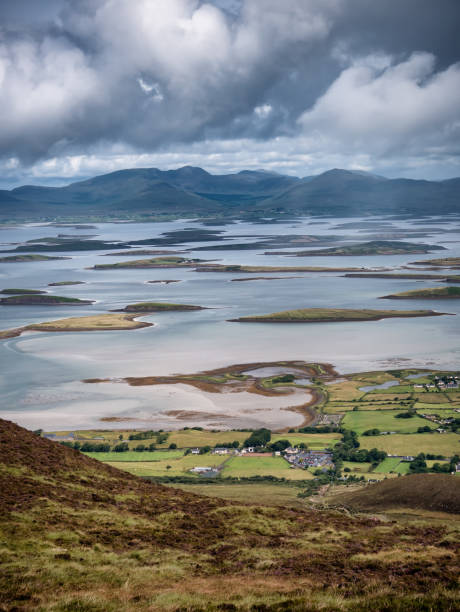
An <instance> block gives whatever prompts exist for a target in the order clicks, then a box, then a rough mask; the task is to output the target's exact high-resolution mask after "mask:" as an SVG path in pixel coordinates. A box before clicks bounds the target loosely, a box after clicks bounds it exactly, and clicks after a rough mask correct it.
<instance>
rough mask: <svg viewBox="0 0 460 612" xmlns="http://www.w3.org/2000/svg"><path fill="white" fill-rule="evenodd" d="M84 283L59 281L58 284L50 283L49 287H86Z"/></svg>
mask: <svg viewBox="0 0 460 612" xmlns="http://www.w3.org/2000/svg"><path fill="white" fill-rule="evenodd" d="M84 284H85V283H84V282H83V281H59V282H57V283H48V287H64V286H65V285H84Z"/></svg>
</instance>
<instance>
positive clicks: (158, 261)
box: [90, 257, 202, 270]
mask: <svg viewBox="0 0 460 612" xmlns="http://www.w3.org/2000/svg"><path fill="white" fill-rule="evenodd" d="M200 261H202V260H201V259H186V258H185V257H153V258H151V259H135V260H131V261H119V262H117V263H113V264H96V265H95V266H93V267H92V268H90V269H91V270H117V269H118V268H190V267H194V266H196V265H197V264H198V263H200Z"/></svg>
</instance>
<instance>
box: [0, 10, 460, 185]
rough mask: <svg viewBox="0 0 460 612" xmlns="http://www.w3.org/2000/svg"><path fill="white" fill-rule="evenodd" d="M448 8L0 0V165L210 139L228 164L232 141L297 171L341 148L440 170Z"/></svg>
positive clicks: (454, 38)
mask: <svg viewBox="0 0 460 612" xmlns="http://www.w3.org/2000/svg"><path fill="white" fill-rule="evenodd" d="M459 23H460V2H458V0H441V1H440V2H433V0H386V1H385V2H369V0H284V2H283V3H281V2H279V0H264V1H263V2H261V1H260V0H214V1H213V2H211V1H204V0H203V1H201V0H136V1H135V2H132V1H131V0H41V1H40V2H36V0H35V1H32V0H16V2H15V3H11V2H0V116H2V117H6V118H7V120H6V121H3V122H2V126H1V128H0V158H2V159H3V160H4V162H3V169H4V172H6V173H10V174H11V175H14V173H15V172H18V171H19V170H18V168H21V167H25V166H28V165H33V166H34V167H35V168H38V167H41V168H44V167H46V163H48V164H50V165H51V166H50V167H52V166H53V164H54V165H55V168H56V174H58V173H59V168H61V169H62V168H64V167H68V164H67V162H66V160H67V159H70V158H72V159H74V160H81V158H82V156H83V157H85V156H86V157H88V156H93V158H98V159H99V160H100V166H101V168H102V167H105V166H104V163H105V162H104V161H103V159H106V158H108V157H110V158H112V159H117V155H118V156H121V157H119V159H122V160H123V161H124V162H125V161H126V159H127V158H126V156H127V155H128V156H129V155H131V156H136V155H137V156H141V155H144V154H150V155H154V154H158V155H159V156H160V157H161V155H166V156H168V155H174V152H176V153H180V151H183V152H184V155H186V154H189V155H190V156H192V157H193V156H195V155H199V154H201V155H202V156H203V158H205V157H206V156H208V155H209V153H210V152H212V148H213V147H214V150H215V151H216V152H217V151H219V153H216V154H217V155H222V156H224V155H225V154H227V162H226V163H227V167H229V166H232V167H233V166H234V167H235V169H238V168H239V163H240V161H241V160H238V159H237V156H236V151H235V147H234V145H236V146H238V143H242V142H243V141H244V142H245V143H246V145H245V146H246V147H248V144H247V143H252V144H251V146H249V148H251V147H253V149H254V151H255V150H257V151H258V152H259V159H260V162H261V164H262V163H263V162H264V161H265V162H266V158H267V155H265V154H264V153H263V151H264V150H265V152H267V153H268V152H270V154H272V153H273V154H275V155H276V151H278V154H279V158H278V168H279V169H282V168H283V164H285V163H286V156H287V155H289V154H291V153H290V152H292V151H293V150H295V149H296V147H297V149H298V150H299V148H300V149H301V150H302V153H303V155H304V162H303V163H304V164H305V166H306V171H305V172H304V173H305V174H307V173H309V169H310V168H311V167H312V164H313V163H314V162H313V161H312V160H313V159H316V160H322V161H321V162H318V161H317V166H315V167H318V168H319V167H322V166H323V164H325V165H327V160H328V159H329V160H330V162H331V165H332V162H333V161H335V160H336V159H337V156H339V158H340V156H342V158H340V160H341V159H346V158H345V155H346V151H347V148H348V151H349V153H350V155H351V154H352V155H353V156H355V157H354V158H353V162H352V163H354V164H355V165H359V164H361V165H362V166H363V167H366V168H367V167H369V168H372V169H374V168H376V167H377V166H379V167H381V166H382V165H383V167H385V165H386V166H387V167H390V168H391V167H393V165H394V164H397V165H399V167H400V168H403V165H402V162H401V158H402V156H403V154H404V152H405V153H406V155H407V159H411V160H412V161H411V162H410V163H409V164H408V165H407V164H406V166H405V167H413V168H414V167H416V168H419V167H421V164H422V162H423V160H424V159H425V160H426V164H427V167H428V166H430V164H435V165H437V166H436V167H438V165H439V166H440V165H441V163H442V159H443V155H444V161H446V160H447V161H448V163H446V164H445V167H446V168H447V167H448V168H449V170H448V172H452V171H453V170H452V169H453V168H455V166H456V163H458V162H457V160H458V157H457V155H458V151H457V146H456V143H457V142H458V136H459V134H458V124H459V122H460V111H459V110H457V108H456V106H458V104H457V105H455V103H454V102H455V99H457V100H458V98H459V95H460V83H459V79H458V74H459V68H458V65H457V63H458V61H459V60H460V37H458V35H457V31H456V30H457V29H458V24H459ZM357 115H361V118H362V119H363V120H362V121H361V123H360V122H359V121H357ZM367 124H369V125H367ZM366 130H367V131H366ZM366 134H368V136H369V137H368V138H366ZM404 150H405V151H404ZM225 152H227V153H225ZM231 156H233V158H232V157H231ZM178 157H180V155H178ZM168 159H169V158H168ZM231 159H233V162H232V161H231ZM434 159H435V160H436V161H435V162H434V161H433V160H434ZM47 160H48V162H47ZM360 160H361V161H360ZM430 160H431V161H430ZM258 161H259V160H258ZM75 163H76V165H77V166H78V164H79V163H80V162H78V161H76V162H75ZM120 163H122V162H120ZM300 163H301V162H300V161H299V160H298V161H297V166H296V167H295V168H297V167H298V166H299V164H300ZM261 164H259V165H261ZM178 165H180V161H179V163H178ZM89 166H90V167H92V166H91V164H89ZM295 168H293V167H291V166H289V168H288V169H289V171H292V172H293V171H296V169H295ZM436 172H437V171H436ZM300 173H302V172H300ZM459 173H460V170H459Z"/></svg>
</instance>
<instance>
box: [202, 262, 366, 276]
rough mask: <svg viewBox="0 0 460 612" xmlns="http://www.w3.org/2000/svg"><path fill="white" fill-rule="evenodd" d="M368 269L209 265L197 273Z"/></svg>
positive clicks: (356, 270)
mask: <svg viewBox="0 0 460 612" xmlns="http://www.w3.org/2000/svg"><path fill="white" fill-rule="evenodd" d="M363 270H366V268H328V267H324V266H244V265H239V264H230V265H223V264H207V265H199V266H197V267H196V268H195V271H196V272H245V273H248V274H251V273H257V272H259V273H260V272H265V273H267V272H359V271H363Z"/></svg>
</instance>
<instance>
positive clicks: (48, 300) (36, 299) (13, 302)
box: [0, 293, 94, 306]
mask: <svg viewBox="0 0 460 612" xmlns="http://www.w3.org/2000/svg"><path fill="white" fill-rule="evenodd" d="M0 304H1V305H2V306H60V305H65V306H85V305H88V304H94V300H80V299H78V298H71V297H63V296H61V295H49V294H45V295H37V294H36V293H32V294H30V293H26V294H21V295H12V296H10V297H6V298H1V299H0Z"/></svg>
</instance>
